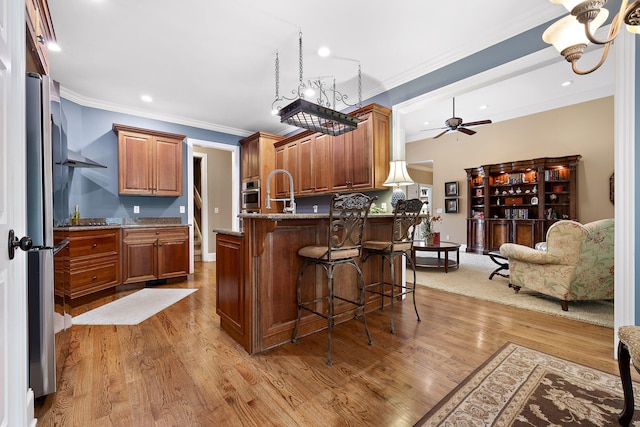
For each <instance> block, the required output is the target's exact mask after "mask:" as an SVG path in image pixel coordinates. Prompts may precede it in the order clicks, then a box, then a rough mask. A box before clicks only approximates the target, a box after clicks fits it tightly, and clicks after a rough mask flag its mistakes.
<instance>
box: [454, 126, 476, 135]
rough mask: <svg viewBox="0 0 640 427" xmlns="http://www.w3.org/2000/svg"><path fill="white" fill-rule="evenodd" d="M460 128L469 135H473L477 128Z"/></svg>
mask: <svg viewBox="0 0 640 427" xmlns="http://www.w3.org/2000/svg"><path fill="white" fill-rule="evenodd" d="M458 130H459V131H460V132H462V133H466V134H467V135H473V134H474V133H476V131H475V130H471V129H467V128H463V127H459V128H458Z"/></svg>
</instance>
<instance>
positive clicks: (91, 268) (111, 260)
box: [54, 228, 120, 299]
mask: <svg viewBox="0 0 640 427" xmlns="http://www.w3.org/2000/svg"><path fill="white" fill-rule="evenodd" d="M61 236H62V234H61V233H60V232H56V233H55V235H54V240H56V241H57V240H61V238H60V237H61ZM64 236H67V237H69V245H68V246H67V248H65V249H63V250H65V251H66V253H65V254H64V256H63V257H62V258H61V259H62V263H63V264H65V265H60V264H59V263H58V264H56V269H57V270H56V275H55V276H56V280H59V279H61V280H62V281H63V284H62V288H63V289H64V291H65V292H67V293H68V294H69V297H70V298H71V299H73V298H78V297H81V296H84V295H88V294H91V293H94V292H98V291H101V290H104V289H108V288H112V287H114V286H116V285H119V284H120V229H119V228H114V229H102V230H95V229H91V230H86V231H73V232H69V233H67V232H64ZM60 271H61V272H62V275H60V274H59V273H60ZM67 275H68V279H67V280H66V282H67V283H65V280H64V276H67Z"/></svg>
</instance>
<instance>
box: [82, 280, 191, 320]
mask: <svg viewBox="0 0 640 427" xmlns="http://www.w3.org/2000/svg"><path fill="white" fill-rule="evenodd" d="M195 291H197V289H167V288H163V289H152V288H144V289H141V290H139V291H137V292H134V293H132V294H130V295H127V296H126V297H123V298H120V299H117V300H115V301H112V302H110V303H109V304H105V305H103V306H102V307H98V308H94V309H93V310H91V311H87V312H86V313H82V314H81V315H79V316H76V317H74V318H73V319H72V321H73V324H74V325H137V324H138V323H140V322H142V321H144V320H146V319H148V318H149V317H151V316H153V315H154V314H156V313H158V312H160V311H162V310H164V309H165V308H167V307H169V306H170V305H172V304H175V303H176V302H178V301H180V300H181V299H182V298H184V297H186V296H187V295H190V294H191V293H193V292H195Z"/></svg>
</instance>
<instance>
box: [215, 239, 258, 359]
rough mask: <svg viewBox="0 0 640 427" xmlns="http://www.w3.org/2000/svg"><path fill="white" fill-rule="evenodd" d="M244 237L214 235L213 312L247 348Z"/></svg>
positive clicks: (247, 294)
mask: <svg viewBox="0 0 640 427" xmlns="http://www.w3.org/2000/svg"><path fill="white" fill-rule="evenodd" d="M244 258H245V254H244V238H243V237H242V236H231V235H226V234H218V235H217V237H216V259H217V262H216V314H218V316H220V325H221V326H222V329H224V330H225V331H227V333H228V334H229V335H231V336H232V337H233V339H235V340H236V341H237V342H239V343H240V344H242V346H243V347H244V348H245V349H246V350H247V351H249V349H250V334H249V331H250V327H249V312H250V311H249V310H250V306H249V291H248V290H247V289H246V285H247V284H246V283H245V280H244V277H245V276H244V267H245V265H244Z"/></svg>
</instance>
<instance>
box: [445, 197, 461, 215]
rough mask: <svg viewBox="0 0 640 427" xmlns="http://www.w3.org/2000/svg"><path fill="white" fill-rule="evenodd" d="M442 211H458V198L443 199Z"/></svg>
mask: <svg viewBox="0 0 640 427" xmlns="http://www.w3.org/2000/svg"><path fill="white" fill-rule="evenodd" d="M444 211H445V212H446V213H458V199H445V200H444Z"/></svg>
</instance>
